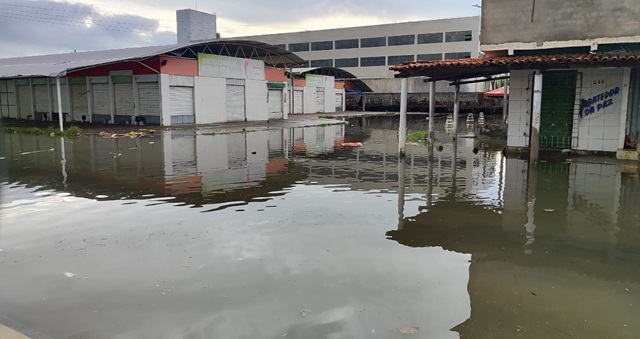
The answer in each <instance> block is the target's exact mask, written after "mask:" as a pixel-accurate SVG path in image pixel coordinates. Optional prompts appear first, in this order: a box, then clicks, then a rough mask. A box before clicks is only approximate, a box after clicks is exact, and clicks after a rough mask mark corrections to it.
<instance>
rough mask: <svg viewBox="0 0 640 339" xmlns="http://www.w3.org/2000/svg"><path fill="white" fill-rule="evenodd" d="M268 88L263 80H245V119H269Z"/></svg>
mask: <svg viewBox="0 0 640 339" xmlns="http://www.w3.org/2000/svg"><path fill="white" fill-rule="evenodd" d="M267 95H268V88H267V82H266V81H264V80H245V102H246V117H247V121H267V120H269V106H268V104H267Z"/></svg>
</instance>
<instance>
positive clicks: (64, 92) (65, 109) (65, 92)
mask: <svg viewBox="0 0 640 339" xmlns="http://www.w3.org/2000/svg"><path fill="white" fill-rule="evenodd" d="M60 97H61V98H62V113H69V99H68V98H69V87H68V86H67V85H66V84H60ZM51 98H52V99H53V100H52V102H53V107H52V108H51V109H52V110H53V112H54V113H58V88H57V86H56V84H55V80H54V81H53V84H52V85H51Z"/></svg>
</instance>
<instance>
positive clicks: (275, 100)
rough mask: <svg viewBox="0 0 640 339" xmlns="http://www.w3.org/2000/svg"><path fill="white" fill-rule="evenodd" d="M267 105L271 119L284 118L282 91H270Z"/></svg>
mask: <svg viewBox="0 0 640 339" xmlns="http://www.w3.org/2000/svg"><path fill="white" fill-rule="evenodd" d="M267 103H268V106H269V119H282V118H284V114H283V112H282V90H280V89H270V90H269V93H268V96H267Z"/></svg>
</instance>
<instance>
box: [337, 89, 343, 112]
mask: <svg viewBox="0 0 640 339" xmlns="http://www.w3.org/2000/svg"><path fill="white" fill-rule="evenodd" d="M342 111H344V108H343V107H342V93H336V112H342Z"/></svg>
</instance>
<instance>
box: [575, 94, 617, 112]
mask: <svg viewBox="0 0 640 339" xmlns="http://www.w3.org/2000/svg"><path fill="white" fill-rule="evenodd" d="M619 94H620V87H616V88H613V89H611V90H609V91H606V92H604V93H600V94H598V95H596V96H594V97H592V98H588V99H582V100H581V103H580V106H581V109H580V116H581V117H583V118H585V117H588V116H590V115H593V114H594V113H596V112H600V111H602V110H603V109H605V108H607V107H611V106H613V100H614V98H615V97H616V96H618V95H619Z"/></svg>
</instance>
